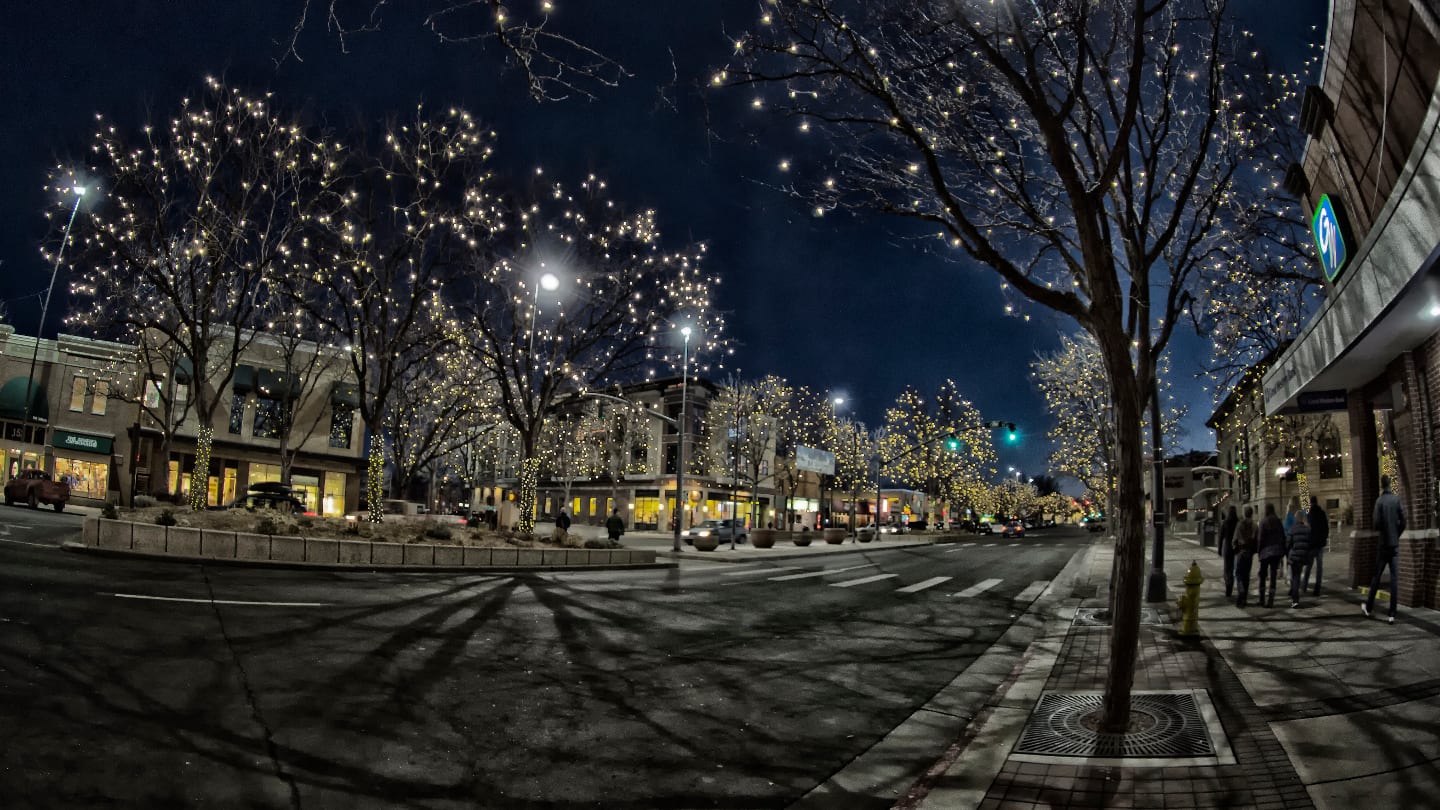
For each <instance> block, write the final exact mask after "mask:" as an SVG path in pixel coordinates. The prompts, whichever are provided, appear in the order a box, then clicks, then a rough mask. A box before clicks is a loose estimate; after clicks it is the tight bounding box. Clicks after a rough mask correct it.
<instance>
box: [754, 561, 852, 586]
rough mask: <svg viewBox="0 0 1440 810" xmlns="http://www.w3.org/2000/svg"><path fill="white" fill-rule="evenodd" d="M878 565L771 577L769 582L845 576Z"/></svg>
mask: <svg viewBox="0 0 1440 810" xmlns="http://www.w3.org/2000/svg"><path fill="white" fill-rule="evenodd" d="M876 565H877V563H866V564H865V565H852V566H850V567H848V568H826V569H824V570H821V571H809V572H807V573H804V574H788V575H786V576H783V577H771V578H770V579H769V580H768V581H769V582H789V581H791V580H793V579H810V578H811V577H823V576H827V575H829V574H843V573H845V572H846V571H854V570H855V569H857V568H874V567H875V566H876Z"/></svg>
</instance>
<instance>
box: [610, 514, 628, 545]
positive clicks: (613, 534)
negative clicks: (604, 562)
mask: <svg viewBox="0 0 1440 810" xmlns="http://www.w3.org/2000/svg"><path fill="white" fill-rule="evenodd" d="M605 533H606V534H608V535H610V541H611V542H612V543H615V544H616V545H619V543H620V535H622V534H624V533H625V521H623V520H621V519H620V510H619V509H615V510H613V511H611V512H610V518H609V519H608V520H606V521H605Z"/></svg>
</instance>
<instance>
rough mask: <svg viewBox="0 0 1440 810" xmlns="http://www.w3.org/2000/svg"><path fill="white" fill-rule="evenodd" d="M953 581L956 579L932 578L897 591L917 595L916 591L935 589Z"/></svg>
mask: <svg viewBox="0 0 1440 810" xmlns="http://www.w3.org/2000/svg"><path fill="white" fill-rule="evenodd" d="M952 579H954V577H931V578H929V579H927V580H925V581H924V582H917V583H915V584H914V585H906V586H905V587H903V588H897V589H896V590H897V591H898V592H900V593H915V592H916V591H923V590H925V589H926V588H933V587H935V586H936V585H939V584H940V583H942V582H949V581H950V580H952Z"/></svg>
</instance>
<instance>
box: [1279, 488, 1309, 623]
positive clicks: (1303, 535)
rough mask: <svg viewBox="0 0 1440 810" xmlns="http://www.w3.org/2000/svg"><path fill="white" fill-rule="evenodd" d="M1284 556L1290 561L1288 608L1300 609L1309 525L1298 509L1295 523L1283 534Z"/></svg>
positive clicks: (1307, 564)
mask: <svg viewBox="0 0 1440 810" xmlns="http://www.w3.org/2000/svg"><path fill="white" fill-rule="evenodd" d="M1285 556H1286V557H1288V558H1289V560H1290V607H1291V608H1292V609H1293V608H1298V607H1300V593H1301V591H1302V590H1303V587H1302V586H1301V584H1300V577H1301V574H1303V573H1304V572H1305V569H1306V568H1309V567H1310V524H1309V523H1308V522H1306V520H1305V513H1304V512H1301V511H1299V510H1298V509H1297V510H1296V511H1295V522H1294V523H1291V524H1290V531H1288V532H1286V533H1285Z"/></svg>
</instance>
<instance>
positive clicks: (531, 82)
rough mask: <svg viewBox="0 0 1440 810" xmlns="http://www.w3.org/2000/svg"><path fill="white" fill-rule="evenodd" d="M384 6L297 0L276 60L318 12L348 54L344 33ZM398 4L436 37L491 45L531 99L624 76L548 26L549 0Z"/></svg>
mask: <svg viewBox="0 0 1440 810" xmlns="http://www.w3.org/2000/svg"><path fill="white" fill-rule="evenodd" d="M386 5H387V3H386V0H354V2H349V3H347V2H344V0H299V5H298V8H297V10H296V15H295V25H294V27H293V28H292V30H291V32H290V38H289V40H288V41H287V42H286V44H285V51H284V52H283V53H282V54H281V56H280V61H282V62H283V61H284V60H285V59H287V58H293V59H296V60H297V61H298V60H300V49H299V43H300V37H301V35H302V34H304V33H305V31H306V29H307V28H309V27H310V26H312V25H313V24H314V19H315V18H318V17H320V16H322V15H323V16H324V25H325V29H326V31H328V32H329V33H330V34H331V35H333V36H334V37H335V38H336V39H338V40H339V42H340V48H341V49H342V50H345V51H347V52H348V50H349V41H350V39H351V38H352V37H355V36H357V35H361V34H368V33H373V32H377V31H379V30H380V28H381V24H382V22H383V17H384V14H383V13H384V12H385V11H386V8H385V6H386ZM395 5H397V6H398V5H399V4H395ZM404 5H405V8H404V12H403V13H407V14H409V15H411V19H412V20H413V21H415V22H418V23H419V24H420V25H421V26H423V27H424V28H425V29H426V30H428V31H429V32H430V33H431V34H433V35H434V36H435V37H436V38H437V39H438V40H439V41H440V42H442V43H446V44H473V45H476V46H477V47H479V48H480V49H482V50H483V49H485V48H486V46H494V47H495V48H497V49H498V50H499V53H500V54H501V56H502V58H503V59H504V61H505V62H506V63H508V65H509V66H510V67H511V68H513V69H515V70H518V71H519V72H520V74H521V75H522V76H523V77H524V80H525V84H526V86H527V87H528V88H529V91H530V96H531V98H533V99H534V100H536V101H554V100H559V99H562V98H566V97H568V96H571V95H579V96H581V97H584V98H594V96H595V93H596V92H597V91H598V90H600V89H601V88H605V87H615V86H616V85H618V84H619V83H620V81H621V80H622V79H625V78H627V77H628V76H629V74H628V73H627V72H626V71H625V68H624V67H623V66H621V65H620V63H619V62H616V61H615V60H614V59H611V58H610V57H608V56H606V55H605V54H603V53H600V52H599V51H597V50H595V49H594V48H592V47H590V46H589V45H586V44H585V43H584V42H582V41H581V40H580V39H577V38H576V37H574V36H571V35H569V34H567V33H564V32H562V31H559V30H556V29H555V28H554V27H553V23H552V20H551V15H552V14H554V12H555V4H554V3H552V2H550V0H539V2H537V3H535V4H534V5H533V7H532V8H531V9H526V8H520V7H517V6H516V5H515V4H513V3H507V2H504V0H421V2H418V3H406V4H404ZM391 10H392V11H393V10H395V9H394V8H392V9H391Z"/></svg>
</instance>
